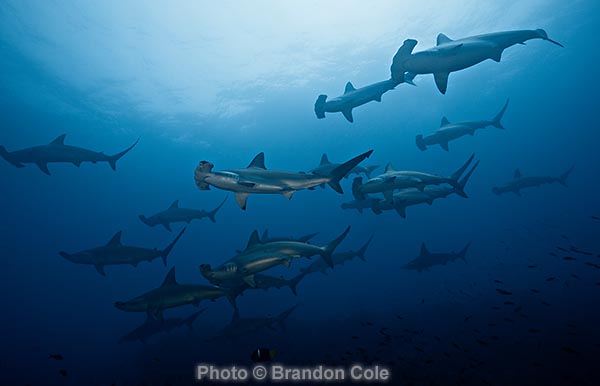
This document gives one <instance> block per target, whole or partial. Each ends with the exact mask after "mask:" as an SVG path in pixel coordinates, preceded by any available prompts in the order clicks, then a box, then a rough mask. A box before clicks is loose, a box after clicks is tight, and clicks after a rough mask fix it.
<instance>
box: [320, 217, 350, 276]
mask: <svg viewBox="0 0 600 386" xmlns="http://www.w3.org/2000/svg"><path fill="white" fill-rule="evenodd" d="M350 228H351V227H350V226H348V228H346V230H345V231H344V232H343V233H342V234H341V235H339V236H338V237H337V238H336V239H335V240H333V241H331V242H330V243H329V244H327V245H325V246H324V247H322V248H321V253H320V254H321V256H322V257H323V260H325V262H326V263H327V265H328V266H330V267H331V268H333V260H331V255H332V254H333V251H335V249H336V248H337V246H338V245H340V243H341V242H342V241H343V240H344V239H345V238H346V236H347V235H348V232H350Z"/></svg>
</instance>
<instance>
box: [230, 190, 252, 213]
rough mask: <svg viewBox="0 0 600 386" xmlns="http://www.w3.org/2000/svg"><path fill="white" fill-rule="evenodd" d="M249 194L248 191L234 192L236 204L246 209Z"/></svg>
mask: <svg viewBox="0 0 600 386" xmlns="http://www.w3.org/2000/svg"><path fill="white" fill-rule="evenodd" d="M249 195H250V193H240V192H236V193H234V196H235V202H237V204H238V206H239V207H240V208H241V209H242V210H246V202H247V201H248V196H249Z"/></svg>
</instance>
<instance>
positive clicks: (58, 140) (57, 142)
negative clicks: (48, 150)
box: [50, 134, 67, 145]
mask: <svg viewBox="0 0 600 386" xmlns="http://www.w3.org/2000/svg"><path fill="white" fill-rule="evenodd" d="M66 136H67V135H66V134H61V135H59V136H58V137H56V138H55V139H54V141H52V142H50V145H64V144H65V137H66Z"/></svg>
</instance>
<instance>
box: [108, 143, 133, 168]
mask: <svg viewBox="0 0 600 386" xmlns="http://www.w3.org/2000/svg"><path fill="white" fill-rule="evenodd" d="M139 141H140V139H139V138H138V139H137V140H136V141H135V142H134V143H133V145H131V146H129V147H128V148H127V149H125V150H123V151H122V152H120V153H117V154H115V155H111V156H109V157H108V163H109V164H110V167H111V168H112V170H117V161H118V160H119V159H120V158H121V157H123V156H124V155H125V154H127V153H129V152H130V151H131V149H133V148H134V147H135V145H137V144H138V142H139Z"/></svg>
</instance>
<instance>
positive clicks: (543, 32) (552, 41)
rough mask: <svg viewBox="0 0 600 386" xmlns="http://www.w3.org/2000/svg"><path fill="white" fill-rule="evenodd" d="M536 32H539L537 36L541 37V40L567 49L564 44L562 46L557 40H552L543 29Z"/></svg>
mask: <svg viewBox="0 0 600 386" xmlns="http://www.w3.org/2000/svg"><path fill="white" fill-rule="evenodd" d="M535 32H537V34H538V36H539V38H540V39H542V40H546V41H549V42H550V43H554V44H556V45H557V46H559V47H563V48H564V47H565V46H563V45H562V44H560V43H559V42H557V41H556V40H552V39H550V38H549V37H548V34H547V33H546V31H544V30H543V29H541V28H540V29H536V30H535Z"/></svg>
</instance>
